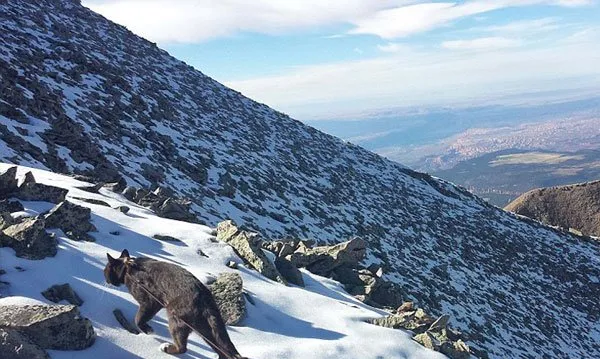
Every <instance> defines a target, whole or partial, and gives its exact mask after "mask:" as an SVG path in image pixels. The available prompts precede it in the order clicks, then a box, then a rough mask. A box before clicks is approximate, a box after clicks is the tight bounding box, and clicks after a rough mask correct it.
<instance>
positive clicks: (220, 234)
mask: <svg viewBox="0 0 600 359" xmlns="http://www.w3.org/2000/svg"><path fill="white" fill-rule="evenodd" d="M217 239H218V240H220V241H223V242H225V243H227V244H229V245H230V246H231V247H232V248H233V249H234V251H235V252H236V253H237V255H238V256H240V258H242V259H243V260H244V261H245V262H246V263H248V265H250V266H251V267H252V268H254V269H255V270H257V271H258V272H259V273H261V274H262V275H264V276H265V277H267V278H270V279H272V280H275V281H278V282H280V283H284V284H285V283H286V280H285V279H284V278H283V276H282V275H281V274H280V273H279V271H278V270H277V268H275V265H274V264H273V263H272V262H271V261H270V260H269V259H268V258H267V256H266V255H265V253H264V252H263V251H262V249H261V243H260V242H261V240H260V236H259V235H258V234H257V233H254V232H248V231H243V230H241V229H239V228H238V227H237V226H236V225H235V223H233V221H224V222H221V223H219V225H218V226H217Z"/></svg>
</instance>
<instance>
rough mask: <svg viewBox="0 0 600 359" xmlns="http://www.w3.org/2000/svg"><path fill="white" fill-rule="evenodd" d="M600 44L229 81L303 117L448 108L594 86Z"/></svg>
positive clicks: (396, 60) (599, 75)
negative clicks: (411, 108)
mask: <svg viewBox="0 0 600 359" xmlns="http://www.w3.org/2000/svg"><path fill="white" fill-rule="evenodd" d="M598 63H600V43H590V42H585V43H584V42H581V43H566V42H565V43H558V42H557V43H556V44H555V46H553V47H551V48H528V47H522V48H521V47H517V48H504V49H500V50H497V51H477V52H467V51H439V50H428V51H419V52H417V51H415V52H413V53H412V54H411V55H410V56H406V55H405V54H404V53H402V54H400V55H388V56H386V57H383V58H378V59H371V60H362V61H353V62H343V63H336V64H328V65H318V66H309V67H303V68H299V69H296V70H295V71H293V72H291V73H287V74H282V75H279V76H270V77H264V78H256V79H251V80H246V81H231V82H227V83H226V84H227V85H228V86H230V87H232V88H234V89H236V90H239V91H241V92H242V93H244V94H245V95H247V96H249V97H251V98H254V99H256V100H259V101H263V102H265V103H267V104H268V105H270V106H273V107H274V108H277V109H280V110H283V111H285V112H288V113H290V114H292V115H293V116H296V117H299V118H307V117H309V116H310V117H313V118H314V117H330V116H332V115H333V114H338V113H340V112H352V111H359V110H361V111H364V110H373V109H378V108H385V107H401V106H420V105H423V106H425V105H450V104H456V103H468V102H477V101H480V100H482V99H491V98H499V97H503V96H507V95H518V94H520V93H526V92H529V93H533V92H538V91H547V90H548V89H552V90H556V91H560V90H564V89H572V88H574V87H580V88H586V87H596V88H598V87H599V86H598V84H599V83H600V81H599V80H600V67H598V65H597V64H598Z"/></svg>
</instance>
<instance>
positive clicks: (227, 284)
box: [208, 273, 246, 325]
mask: <svg viewBox="0 0 600 359" xmlns="http://www.w3.org/2000/svg"><path fill="white" fill-rule="evenodd" d="M208 288H209V289H210V291H211V292H212V294H213V297H214V298H215V301H216V302H217V306H218V307H219V311H220V312H221V315H222V316H223V320H224V321H225V324H227V325H236V324H238V323H239V322H240V321H241V320H242V319H244V317H245V316H246V302H245V301H244V296H243V282H242V277H241V276H240V275H239V274H237V273H221V274H219V276H218V277H217V280H216V281H215V282H214V283H212V284H210V285H209V286H208Z"/></svg>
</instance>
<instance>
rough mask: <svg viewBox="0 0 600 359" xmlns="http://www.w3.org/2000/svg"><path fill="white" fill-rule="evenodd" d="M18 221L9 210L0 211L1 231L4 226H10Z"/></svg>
mask: <svg viewBox="0 0 600 359" xmlns="http://www.w3.org/2000/svg"><path fill="white" fill-rule="evenodd" d="M15 223H17V220H16V219H14V218H13V217H12V216H11V215H10V213H8V212H0V231H1V230H3V229H4V228H8V227H10V226H12V225H13V224H15Z"/></svg>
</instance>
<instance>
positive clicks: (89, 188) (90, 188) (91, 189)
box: [77, 182, 104, 193]
mask: <svg viewBox="0 0 600 359" xmlns="http://www.w3.org/2000/svg"><path fill="white" fill-rule="evenodd" d="M103 186H104V183H103V182H99V183H96V184H95V185H93V186H83V187H77V188H78V189H80V190H82V191H86V192H90V193H98V192H99V191H100V188H102V187H103Z"/></svg>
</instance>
